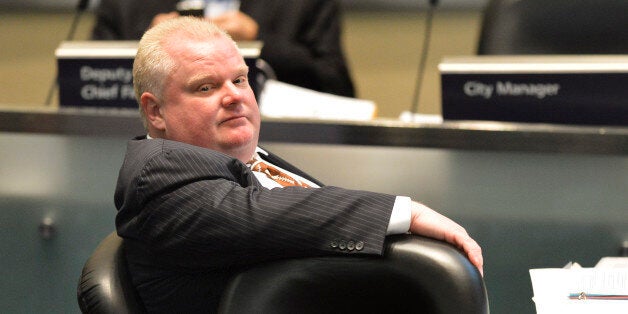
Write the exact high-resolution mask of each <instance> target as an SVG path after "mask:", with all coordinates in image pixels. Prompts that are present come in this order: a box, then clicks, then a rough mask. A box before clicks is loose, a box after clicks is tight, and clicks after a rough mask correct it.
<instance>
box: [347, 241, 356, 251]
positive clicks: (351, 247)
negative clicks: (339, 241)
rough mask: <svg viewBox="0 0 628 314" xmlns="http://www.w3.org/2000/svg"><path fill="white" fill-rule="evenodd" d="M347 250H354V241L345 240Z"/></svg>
mask: <svg viewBox="0 0 628 314" xmlns="http://www.w3.org/2000/svg"><path fill="white" fill-rule="evenodd" d="M347 250H349V251H353V250H355V242H353V241H349V242H347Z"/></svg>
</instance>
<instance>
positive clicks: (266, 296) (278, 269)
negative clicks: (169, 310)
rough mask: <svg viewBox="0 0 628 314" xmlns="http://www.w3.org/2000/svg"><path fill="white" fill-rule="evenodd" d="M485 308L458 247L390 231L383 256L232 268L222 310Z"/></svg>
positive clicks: (477, 278) (480, 287)
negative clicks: (236, 270)
mask: <svg viewBox="0 0 628 314" xmlns="http://www.w3.org/2000/svg"><path fill="white" fill-rule="evenodd" d="M417 311H420V312H421V313H456V314H457V313H482V314H484V313H488V312H489V306H488V298H487V292H486V287H485V285H484V281H483V279H482V276H481V275H480V273H479V271H478V270H477V268H475V267H474V266H473V265H472V264H471V262H470V261H469V260H468V259H467V258H466V257H465V256H464V255H463V254H462V253H461V252H459V251H458V250H457V249H456V248H455V247H453V246H452V245H449V244H447V243H444V242H441V241H436V240H433V239H428V238H425V237H420V236H415V235H409V234H406V235H396V236H390V237H388V238H387V240H386V248H385V253H384V256H383V257H361V258H356V257H348V256H330V257H319V258H304V259H292V260H283V261H277V262H272V263H268V264H265V265H260V266H256V267H253V268H251V269H249V270H247V271H244V272H242V273H240V274H238V275H236V276H235V277H234V278H233V279H232V281H231V282H230V283H229V285H228V287H227V289H225V291H224V294H223V296H222V300H221V304H220V309H219V313H223V314H227V313H228V314H234V313H253V312H254V313H360V312H368V313H416V312H417Z"/></svg>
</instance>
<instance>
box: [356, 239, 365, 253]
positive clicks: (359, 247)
mask: <svg viewBox="0 0 628 314" xmlns="http://www.w3.org/2000/svg"><path fill="white" fill-rule="evenodd" d="M363 248H364V242H362V241H358V242H357V243H356V244H355V249H356V250H358V251H362V249H363Z"/></svg>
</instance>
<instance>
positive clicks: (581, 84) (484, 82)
mask: <svg viewBox="0 0 628 314" xmlns="http://www.w3.org/2000/svg"><path fill="white" fill-rule="evenodd" d="M439 70H440V73H441V86H442V111H443V118H444V119H445V120H493V121H514V122H539V123H563V124H583V125H622V126H626V125H628V56H469V57H457V58H445V59H444V60H443V62H441V64H440V65H439Z"/></svg>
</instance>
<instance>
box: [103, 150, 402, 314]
mask: <svg viewBox="0 0 628 314" xmlns="http://www.w3.org/2000/svg"><path fill="white" fill-rule="evenodd" d="M271 158H273V157H272V155H271ZM273 162H274V163H276V164H277V165H278V166H280V167H284V168H287V169H289V170H293V171H294V172H299V170H298V169H296V168H294V167H292V166H291V165H289V164H286V163H284V162H283V161H282V160H281V159H277V158H274V159H273ZM300 174H303V175H305V174H304V173H302V172H301V173H300ZM305 176H306V177H307V175H305ZM308 178H309V177H308ZM310 179H311V178H310ZM394 200H395V197H394V196H391V195H385V194H379V193H371V192H364V191H352V190H345V189H341V188H337V187H330V186H323V187H321V188H312V189H304V188H296V187H287V188H277V189H272V190H269V189H266V188H263V187H262V186H261V185H260V183H259V182H258V181H257V179H256V178H255V175H254V174H253V173H252V172H251V170H250V169H249V168H248V167H247V166H246V165H245V164H244V163H242V162H240V161H239V160H237V159H234V158H232V157H230V156H227V155H224V154H222V153H219V152H216V151H213V150H209V149H205V148H200V147H196V146H192V145H188V144H184V143H180V142H174V141H168V140H163V139H135V140H132V141H130V142H129V144H128V147H127V154H126V156H125V161H124V164H123V166H122V168H121V170H120V175H119V179H118V185H117V187H116V192H115V204H116V207H117V208H118V214H117V216H116V227H117V231H118V234H119V235H120V236H122V237H123V238H124V239H125V243H126V245H127V246H126V255H127V259H128V262H129V267H130V270H131V275H132V278H133V281H134V284H135V286H136V287H137V289H138V291H139V293H140V296H141V297H142V299H143V301H144V303H145V306H146V307H147V308H148V309H149V310H151V311H157V312H171V313H172V312H177V313H192V312H211V311H215V309H216V306H217V302H218V299H219V297H220V294H221V291H222V289H223V288H224V285H225V282H226V280H227V279H228V278H229V276H231V275H232V274H233V272H234V271H238V270H241V269H243V268H246V267H248V266H250V265H255V264H259V263H263V262H266V261H271V260H276V259H283V258H295V257H306V256H307V257H315V256H327V255H335V254H354V255H355V254H360V255H365V256H366V255H381V254H382V250H383V243H384V238H385V235H386V229H387V227H388V221H389V219H390V214H391V211H392V207H393V203H394ZM349 242H352V243H353V244H354V245H355V246H351V248H352V250H349V249H347V246H345V245H344V244H348V243H349ZM354 247H355V248H354ZM358 248H359V249H358Z"/></svg>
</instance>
